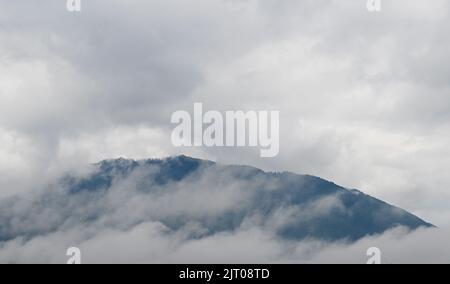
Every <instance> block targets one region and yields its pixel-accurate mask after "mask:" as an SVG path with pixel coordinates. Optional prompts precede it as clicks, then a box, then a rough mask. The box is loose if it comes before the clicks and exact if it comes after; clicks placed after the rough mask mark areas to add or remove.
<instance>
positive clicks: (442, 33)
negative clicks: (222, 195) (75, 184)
mask: <svg viewBox="0 0 450 284" xmlns="http://www.w3.org/2000/svg"><path fill="white" fill-rule="evenodd" d="M449 7H450V2H449V1H447V0H433V1H423V0H389V1H387V0H384V1H383V10H382V12H380V13H369V12H368V11H367V10H366V0H347V1H338V0H334V1H333V0H301V1H300V0H276V1H275V0H182V1H181V0H178V1H176V0H151V1H143V0H141V1H137V0H127V1H119V0H88V1H87V0H84V1H83V0H82V12H81V13H69V12H68V11H67V10H66V6H65V1H57V0H41V1H32V0H15V1H9V0H0V196H6V195H11V194H14V193H17V192H19V191H23V190H29V189H30V188H32V185H36V184H39V183H44V182H45V181H46V180H47V179H50V178H52V177H53V176H55V175H57V174H58V173H60V172H61V170H63V169H68V168H72V169H76V168H80V165H85V164H88V163H91V162H96V161H99V160H101V159H106V158H116V157H126V158H135V159H142V158H151V157H164V156H169V155H175V154H180V153H184V154H188V155H192V156H195V157H200V158H207V159H212V160H215V161H218V162H223V163H230V164H250V165H253V166H257V167H261V168H263V169H265V170H278V171H279V170H289V171H293V172H297V173H306V174H313V175H317V176H320V177H323V178H325V179H329V180H332V181H334V182H335V183H337V184H340V185H343V186H345V187H348V188H358V189H360V190H362V191H364V192H366V193H368V194H371V195H373V196H376V197H378V198H381V199H383V200H385V201H388V202H390V203H393V204H395V205H397V206H400V207H402V208H405V209H407V210H410V211H411V212H413V213H415V214H417V215H419V216H420V217H422V218H424V219H425V220H427V221H428V222H431V223H433V224H435V225H438V226H441V227H449V226H450V207H449V205H448V200H450V192H449V189H450V175H449V174H448V169H449V168H450V149H449V147H448V145H449V143H450V123H449V122H450V51H449V50H450V38H449V37H448V35H449V34H450V19H449ZM194 102H202V103H203V104H204V108H205V109H211V110H219V111H226V110H278V111H280V122H281V125H280V126H281V135H280V143H281V148H280V155H279V156H278V157H276V158H272V159H263V158H260V157H259V151H258V150H255V149H235V148H234V149H220V148H197V149H178V148H174V147H172V146H170V145H171V143H170V133H171V130H172V128H173V125H171V124H170V116H171V114H172V113H173V112H174V111H177V110H180V109H184V110H188V111H192V109H193V103H194Z"/></svg>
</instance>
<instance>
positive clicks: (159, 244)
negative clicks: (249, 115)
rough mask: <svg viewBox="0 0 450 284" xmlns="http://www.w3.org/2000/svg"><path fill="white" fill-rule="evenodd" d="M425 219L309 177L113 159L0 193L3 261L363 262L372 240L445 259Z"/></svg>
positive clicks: (188, 162)
mask: <svg viewBox="0 0 450 284" xmlns="http://www.w3.org/2000/svg"><path fill="white" fill-rule="evenodd" d="M363 209H364V210H363ZM355 220H356V221H355ZM402 225H403V227H402ZM430 226H431V225H430V224H427V223H425V222H423V221H422V220H420V219H419V218H417V217H415V216H413V215H411V214H409V213H407V212H406V211H403V210H401V209H399V208H395V207H392V206H390V205H387V204H385V203H383V202H381V201H379V200H376V199H374V198H371V197H369V196H366V195H364V194H363V193H361V192H359V191H356V190H347V189H344V188H341V187H339V186H337V185H335V184H333V183H330V182H327V181H324V180H321V179H319V178H315V177H310V176H299V175H294V174H289V173H265V172H263V171H260V170H257V169H255V168H251V167H242V166H221V165H217V164H215V163H213V162H209V161H201V160H196V159H192V158H188V157H184V156H181V157H176V158H170V159H166V160H146V161H133V160H124V159H119V160H111V161H104V162H102V163H100V164H97V165H94V166H93V167H92V168H91V171H90V172H89V173H88V174H83V175H81V176H76V175H66V176H64V177H63V178H61V179H60V180H59V181H58V182H54V183H53V184H52V185H50V186H48V187H46V188H45V189H37V190H36V191H35V192H34V193H32V194H27V195H26V197H25V196H21V195H18V196H16V197H12V198H7V199H3V200H1V201H0V262H1V263H64V262H65V260H66V256H65V252H66V250H67V248H69V247H71V246H76V247H79V248H80V249H81V250H82V260H83V263H280V262H281V263H365V262H366V261H367V258H368V257H367V256H366V251H367V249H368V248H369V247H373V246H376V247H379V248H380V249H381V250H382V252H383V261H384V262H392V263H396V262H413V263H414V262H420V263H421V262H446V261H447V259H448V258H447V256H450V250H447V249H446V248H448V247H449V246H448V245H446V244H447V243H448V240H449V238H447V236H449V235H450V234H449V232H447V231H445V230H440V229H436V228H433V227H430ZM427 227H428V228H427ZM414 229H416V230H414ZM360 230H361V231H360ZM411 230H414V231H413V232H411ZM430 240H433V241H430Z"/></svg>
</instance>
